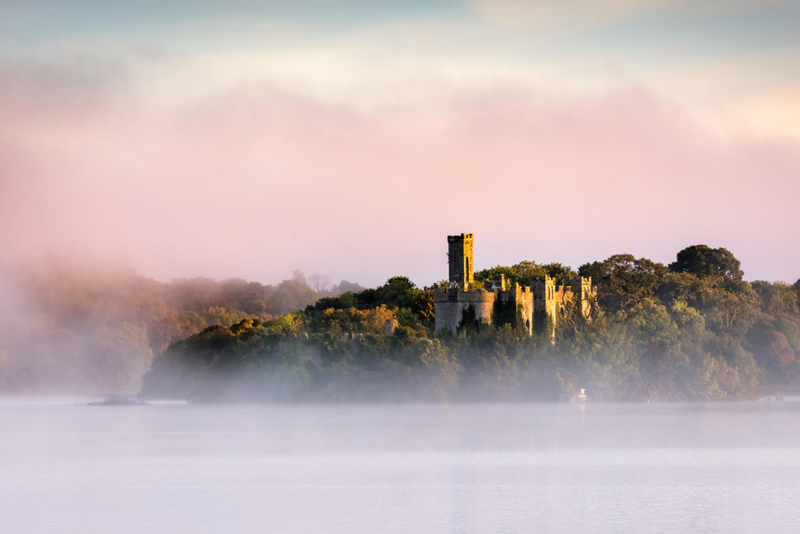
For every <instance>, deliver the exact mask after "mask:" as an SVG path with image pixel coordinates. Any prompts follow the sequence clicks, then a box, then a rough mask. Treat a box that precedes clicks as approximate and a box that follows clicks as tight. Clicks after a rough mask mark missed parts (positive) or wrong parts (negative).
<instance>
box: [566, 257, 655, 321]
mask: <svg viewBox="0 0 800 534" xmlns="http://www.w3.org/2000/svg"><path fill="white" fill-rule="evenodd" d="M578 272H579V273H580V275H581V276H585V277H591V278H592V283H593V284H594V285H595V286H596V287H597V299H598V301H599V303H600V305H601V306H602V307H603V308H604V309H606V310H609V311H618V310H624V309H627V308H629V307H631V306H634V305H636V304H637V303H638V302H640V301H641V300H642V299H646V298H653V297H654V296H655V293H656V290H657V289H658V287H659V286H660V285H661V284H662V282H663V280H664V276H665V275H666V274H667V268H666V267H665V266H664V265H662V264H661V263H655V262H653V261H650V260H648V259H646V258H639V259H636V258H635V257H633V256H632V255H631V254H616V255H614V256H611V257H610V258H608V259H607V260H605V261H602V262H593V263H587V264H585V265H582V266H581V267H580V269H578Z"/></svg>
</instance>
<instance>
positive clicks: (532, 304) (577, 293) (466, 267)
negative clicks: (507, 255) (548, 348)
mask: <svg viewBox="0 0 800 534" xmlns="http://www.w3.org/2000/svg"><path fill="white" fill-rule="evenodd" d="M472 244H473V236H472V234H461V235H451V236H447V246H448V254H447V255H448V260H449V261H448V264H449V271H450V280H449V285H448V287H440V288H438V289H437V291H436V293H435V295H434V305H435V311H436V330H437V331H442V330H450V331H452V332H457V331H458V330H459V329H461V328H475V329H478V330H480V329H481V328H483V327H484V326H489V325H492V326H493V327H500V326H502V325H504V324H512V325H516V327H517V328H524V329H525V330H527V331H528V333H529V334H530V333H532V332H533V330H534V329H536V330H538V331H539V332H542V333H545V332H547V333H549V334H550V336H551V337H552V340H553V342H555V326H556V322H557V321H558V320H559V316H560V315H562V314H563V311H564V310H565V308H567V307H569V305H570V304H569V303H570V302H572V301H573V297H575V299H576V300H578V301H579V302H580V307H581V308H580V309H581V312H582V313H583V315H584V317H586V318H587V319H588V318H589V317H590V316H591V305H592V300H593V297H594V295H595V290H594V288H592V279H591V278H580V279H579V280H571V281H570V282H568V283H567V284H565V285H559V286H556V282H555V279H554V278H553V277H552V276H545V277H544V278H543V279H537V280H531V281H530V286H529V287H528V286H525V285H520V284H519V283H518V281H514V282H513V283H511V282H510V281H508V280H506V279H505V277H504V276H503V274H498V275H497V276H495V277H494V279H493V280H490V281H489V280H487V281H486V282H485V283H484V286H483V287H482V288H480V289H475V288H472V289H470V284H471V283H472V282H473V281H474V277H473V269H474V266H473V263H472Z"/></svg>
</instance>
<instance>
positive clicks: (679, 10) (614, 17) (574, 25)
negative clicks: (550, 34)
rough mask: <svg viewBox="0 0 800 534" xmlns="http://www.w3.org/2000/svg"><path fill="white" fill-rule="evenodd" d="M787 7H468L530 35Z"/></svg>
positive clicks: (563, 1)
mask: <svg viewBox="0 0 800 534" xmlns="http://www.w3.org/2000/svg"><path fill="white" fill-rule="evenodd" d="M788 4H790V2H788V1H787V0H712V1H704V2H692V1H688V0H472V1H471V2H470V3H469V5H470V6H471V7H472V9H474V10H475V12H477V13H479V14H481V15H482V16H484V17H486V18H487V19H488V20H491V21H493V22H496V23H500V24H504V25H507V26H512V27H517V28H522V29H526V30H533V31H544V30H548V31H549V30H554V29H559V30H561V31H564V30H584V29H587V28H593V27H598V26H604V25H608V24H617V23H621V22H629V21H631V20H633V19H636V18H647V17H652V16H655V15H673V16H674V15H677V16H679V17H681V18H685V17H692V18H694V17H710V16H715V15H720V14H728V13H735V12H741V11H747V10H754V9H759V8H763V7H769V6H774V5H788Z"/></svg>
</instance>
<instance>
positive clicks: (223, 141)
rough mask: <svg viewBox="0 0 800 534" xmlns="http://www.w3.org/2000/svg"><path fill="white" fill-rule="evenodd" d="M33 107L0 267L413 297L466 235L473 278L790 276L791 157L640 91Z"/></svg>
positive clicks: (252, 94)
mask: <svg viewBox="0 0 800 534" xmlns="http://www.w3.org/2000/svg"><path fill="white" fill-rule="evenodd" d="M53 90H55V91H57V89H55V88H54V89H53ZM42 91H44V89H42ZM110 91H111V92H112V93H114V92H115V91H116V90H110ZM120 92H121V93H122V94H126V90H121V91H120ZM1 94H3V91H0V95H1ZM32 94H36V95H39V96H37V97H36V99H37V101H38V100H39V99H44V100H45V101H46V100H47V99H46V98H45V97H44V96H43V95H44V94H45V93H43V92H35V91H34V92H33V93H32ZM76 102H77V103H76ZM36 109H37V106H34V105H32V102H29V103H28V104H27V105H20V103H19V100H18V99H16V97H15V99H8V98H6V99H0V113H2V114H3V115H4V116H7V117H10V116H13V118H14V120H13V121H9V122H4V123H3V126H2V128H1V129H0V166H2V172H3V175H2V181H0V188H2V191H0V198H2V199H3V200H2V201H0V202H4V204H3V205H2V207H3V209H2V210H0V251H1V252H2V254H3V255H4V257H5V258H6V259H7V260H13V261H20V260H25V259H26V258H31V257H34V256H36V255H37V254H41V253H43V252H44V251H53V252H62V251H72V250H78V251H80V252H84V253H90V254H94V255H101V256H112V257H121V258H125V259H127V260H128V261H129V262H130V263H131V264H133V265H135V266H136V267H137V269H138V270H139V271H140V272H142V273H143V274H146V275H150V276H156V277H158V278H161V279H165V280H168V279H170V278H172V277H179V276H197V275H206V276H216V277H228V276H242V277H244V278H248V279H256V280H261V281H264V282H275V281H278V280H281V279H283V278H285V277H286V276H288V274H289V273H291V271H292V270H294V269H296V268H301V269H304V270H305V271H307V272H324V273H326V274H328V275H329V276H331V277H332V278H335V279H340V278H346V279H348V280H351V279H354V280H357V281H359V282H361V283H362V284H370V285H374V284H377V283H380V282H382V281H384V280H385V279H386V278H388V277H389V276H392V275H396V274H406V275H410V276H411V277H412V279H414V280H415V281H416V282H418V283H421V284H425V283H429V282H431V281H433V280H438V279H440V278H442V277H443V276H444V273H445V270H444V267H443V265H444V263H443V262H444V260H445V257H444V249H443V247H442V242H443V236H444V235H447V234H448V233H455V232H461V231H471V232H475V233H476V236H478V239H479V242H480V249H479V251H478V252H476V265H480V266H489V265H491V264H496V263H504V262H516V261H519V260H521V259H533V260H536V261H562V262H564V263H567V264H571V265H573V266H577V265H580V263H583V262H585V261H589V260H594V259H602V258H605V257H607V256H609V255H611V254H613V253H617V252H631V253H635V254H636V255H637V256H642V255H644V256H649V257H653V258H654V259H656V260H660V261H669V260H671V259H672V256H674V253H675V252H677V250H680V249H681V248H683V247H685V246H687V245H690V244H693V243H696V242H706V243H708V244H710V245H715V246H726V247H728V248H730V249H731V250H733V251H734V253H735V254H736V255H737V256H738V257H739V258H740V259H741V260H742V261H743V263H744V266H745V271H746V272H747V274H748V276H757V277H759V278H767V279H775V278H784V279H792V277H793V276H794V277H795V278H796V276H797V274H800V273H793V272H790V271H791V266H792V265H797V264H798V260H800V256H797V252H795V251H792V250H790V249H788V248H786V247H783V246H781V243H785V242H788V241H791V239H792V232H793V229H794V228H796V227H797V225H798V224H799V223H800V220H798V215H797V210H796V209H795V206H794V202H793V199H795V198H797V196H798V194H800V190H798V189H797V188H798V184H797V182H796V180H794V179H793V177H796V176H797V173H798V172H800V153H798V150H797V149H796V148H793V147H791V146H785V145H784V146H782V145H780V144H774V143H769V142H766V141H751V140H747V139H744V140H727V141H725V142H723V141H720V140H719V138H717V137H716V136H714V135H711V134H709V132H708V131H706V130H704V129H703V128H702V127H700V126H698V124H697V123H696V122H695V121H694V120H693V118H692V114H691V113H689V112H687V111H686V110H685V109H682V108H681V107H679V106H676V105H674V104H672V103H669V102H665V101H662V100H660V99H659V98H657V97H656V96H654V95H653V94H652V93H649V92H647V91H646V90H642V89H627V90H618V91H612V92H610V93H605V94H596V95H583V96H580V95H579V96H569V97H563V98H561V99H559V100H552V99H550V100H540V99H539V98H537V97H536V95H532V94H531V93H529V92H526V91H516V90H509V89H507V88H504V87H498V88H495V89H493V90H491V89H485V90H484V91H482V92H476V93H473V94H471V95H470V94H466V95H462V96H461V97H460V98H451V99H443V100H442V101H441V102H440V103H439V104H438V105H437V106H436V107H435V109H436V113H435V114H434V117H433V118H432V116H431V111H430V108H427V107H425V106H404V107H401V108H398V109H394V110H388V111H387V110H384V111H382V112H380V113H378V112H371V113H367V112H364V111H363V110H359V109H354V107H353V106H350V105H347V104H345V103H342V102H335V101H329V102H325V101H321V99H319V98H312V97H309V96H305V95H303V94H298V92H290V91H286V90H279V89H276V88H275V87H274V86H272V85H271V84H263V83H252V84H249V85H247V86H239V87H238V88H232V89H230V90H228V91H227V92H224V93H220V94H217V95H209V96H206V97H204V98H198V99H196V100H195V101H193V102H191V103H187V104H185V105H183V106H178V107H168V108H161V107H157V106H155V107H153V106H150V105H148V104H146V103H141V102H140V103H139V104H138V105H131V104H129V103H128V102H127V101H126V100H124V99H116V98H112V97H109V98H99V99H97V100H89V101H88V102H83V101H80V100H77V101H74V100H59V99H58V98H54V99H53V100H52V102H51V104H50V111H49V112H48V113H46V114H44V115H42V114H39V113H37V112H36ZM76 109H78V110H79V112H78V111H76ZM743 213H747V214H748V216H747V217H742V214H743ZM753 219H757V220H758V221H759V224H758V225H755V226H754V225H753V224H751V223H750V222H749V221H751V220H753ZM776 258H778V259H779V261H778V260H776Z"/></svg>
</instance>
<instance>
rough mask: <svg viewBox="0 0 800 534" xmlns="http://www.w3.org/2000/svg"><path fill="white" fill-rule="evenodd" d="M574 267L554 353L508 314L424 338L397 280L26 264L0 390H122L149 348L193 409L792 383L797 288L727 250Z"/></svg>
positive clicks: (420, 316)
mask: <svg viewBox="0 0 800 534" xmlns="http://www.w3.org/2000/svg"><path fill="white" fill-rule="evenodd" d="M578 271H579V273H580V275H581V276H591V277H592V280H593V282H594V284H595V286H596V288H597V299H596V302H593V313H592V314H591V317H590V318H589V319H587V318H586V317H584V316H583V315H582V314H581V313H580V310H579V307H578V306H576V305H575V303H570V302H565V303H563V304H564V308H563V310H562V311H561V312H560V315H559V317H558V320H557V323H556V329H555V342H554V343H553V338H552V336H551V332H550V331H548V330H546V329H545V330H538V329H537V331H536V332H535V334H534V335H533V336H528V335H527V332H526V330H525V329H523V328H521V327H520V325H519V323H518V322H515V321H513V320H512V321H502V322H504V323H505V324H503V325H502V326H501V327H497V328H494V327H493V328H473V329H464V330H463V331H461V332H459V333H458V334H451V333H449V332H443V333H437V332H435V331H434V295H435V291H436V290H435V289H434V286H433V285H432V286H431V287H424V288H420V287H417V286H416V285H415V284H414V283H413V282H411V280H409V279H408V278H406V277H403V276H395V277H392V278H390V279H389V280H387V281H386V283H385V284H383V285H381V286H378V287H376V288H371V289H364V288H361V287H360V286H357V285H354V284H350V283H349V282H345V281H342V282H341V283H340V284H339V285H338V286H336V288H337V289H346V291H338V292H335V293H331V292H329V293H327V294H325V295H320V294H319V293H318V292H315V291H314V290H313V289H312V288H311V287H309V285H308V284H307V283H306V281H305V279H304V278H303V277H302V275H301V273H296V274H295V276H293V278H291V279H289V280H285V281H283V282H281V283H280V284H278V285H276V286H269V285H262V284H259V283H255V282H247V281H245V280H241V279H231V280H226V281H222V282H217V281H214V280H210V279H203V278H199V279H191V280H175V281H173V282H172V283H170V284H162V283H159V282H156V281H153V280H147V279H145V278H142V277H139V276H136V275H135V273H133V272H132V271H124V272H116V273H113V274H108V273H103V272H92V273H90V274H88V275H87V274H81V273H78V272H70V271H69V270H68V269H66V270H65V268H64V267H63V266H51V267H50V268H48V269H41V268H40V269H38V270H37V269H32V270H27V271H24V272H19V273H17V275H16V276H18V277H19V279H20V280H22V281H23V282H24V283H22V284H21V286H23V287H25V288H26V292H27V293H26V294H27V296H28V299H29V302H30V303H31V304H30V306H29V307H28V308H27V311H26V312H24V313H20V314H18V315H16V316H14V315H11V316H9V315H8V314H7V315H6V321H5V323H4V324H3V325H2V327H0V328H1V329H2V332H0V334H2V335H0V389H2V390H3V391H20V390H24V389H25V388H32V387H34V386H31V384H38V385H44V386H46V387H55V386H57V385H58V384H65V383H71V384H79V385H80V387H90V386H91V385H92V384H94V387H96V388H97V389H101V390H106V391H112V390H120V389H122V390H124V389H126V388H128V389H130V388H131V387H135V385H136V383H137V381H138V378H139V377H140V376H141V374H142V373H143V372H144V370H145V369H146V368H147V367H148V365H149V364H150V362H151V359H152V358H153V356H154V355H155V356H156V357H155V360H154V363H153V365H152V367H151V368H150V371H149V372H148V374H147V376H146V378H145V382H144V389H143V393H145V394H146V395H150V396H164V395H166V396H169V395H173V396H174V395H177V396H181V395H183V396H184V397H185V396H188V397H191V398H193V399H197V400H248V399H249V400H265V401H315V402H316V401H389V400H391V401H398V400H399V401H407V400H425V401H440V400H447V399H450V400H465V401H474V400H498V401H524V400H553V399H555V398H557V397H558V395H559V394H561V393H572V392H574V391H575V390H576V388H581V387H582V388H586V389H587V390H588V392H589V394H590V396H592V397H593V398H594V399H596V400H608V401H645V400H648V399H650V400H653V399H655V400H726V399H751V398H755V397H757V396H758V395H759V392H760V391H761V389H760V388H761V387H762V386H770V387H775V388H777V387H782V386H781V385H782V384H789V383H798V381H800V358H798V355H800V352H798V351H800V314H798V290H800V281H798V282H796V283H795V284H794V285H793V286H789V285H788V284H786V283H784V282H765V281H755V282H752V283H751V282H747V281H744V280H743V279H742V275H741V270H740V266H739V262H738V260H736V259H735V258H734V257H733V255H732V254H731V253H730V252H729V251H727V250H726V249H722V248H720V249H710V248H709V247H706V246H704V245H696V246H694V247H689V248H687V249H684V250H682V251H681V252H679V253H678V257H677V259H676V262H674V263H672V264H671V265H670V266H669V268H667V267H666V266H664V265H663V264H660V263H657V262H653V261H651V260H648V259H646V258H636V257H634V256H633V255H630V254H617V255H613V256H611V257H609V258H607V259H606V260H603V261H595V262H590V263H587V264H585V265H583V266H581V267H580V269H579V270H578ZM496 274H505V275H506V277H507V278H508V279H509V280H512V281H513V280H517V281H519V282H520V283H522V284H525V283H528V282H529V281H530V280H531V279H536V278H541V277H542V276H544V275H549V276H553V277H555V278H556V280H557V283H565V282H567V281H569V280H570V279H572V278H574V277H576V276H578V273H576V272H574V271H572V270H571V269H570V268H569V267H566V266H563V265H561V264H558V263H550V264H544V265H541V264H537V263H535V262H533V261H522V262H519V263H517V264H515V265H512V266H510V267H508V266H496V267H493V268H491V269H484V270H481V271H478V272H477V273H476V280H478V283H477V284H476V285H482V282H483V281H485V280H488V279H491V278H492V277H493V276H495V275H496ZM322 282H326V281H325V280H321V281H320V284H321V285H320V284H318V286H319V287H322V286H323V285H326V284H323V283H322ZM326 283H327V282H326ZM19 309H22V308H19ZM512 312H513V310H512ZM500 322H501V321H498V323H500ZM387 324H389V325H390V326H393V327H394V328H393V334H392V335H386V332H387V329H386V325H387ZM389 331H390V332H391V331H392V328H390V329H389ZM98 384H100V386H97V385H98Z"/></svg>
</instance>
